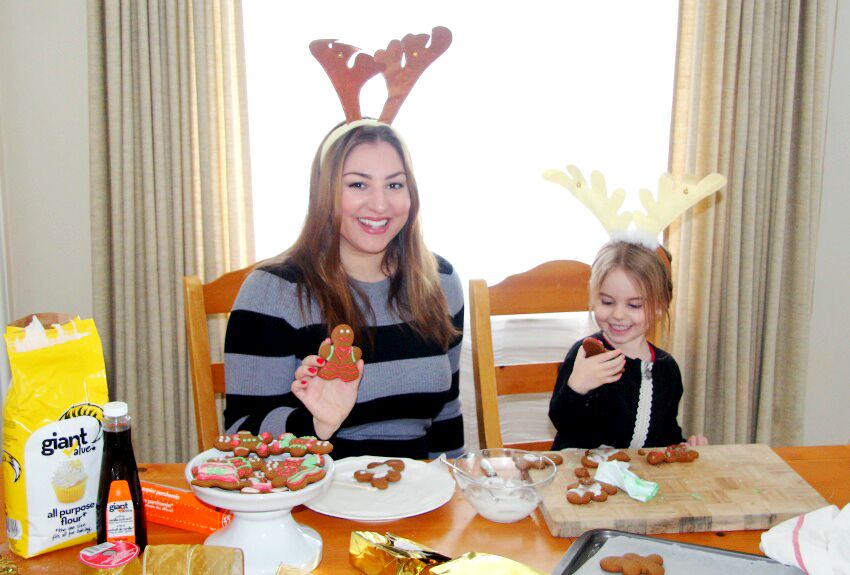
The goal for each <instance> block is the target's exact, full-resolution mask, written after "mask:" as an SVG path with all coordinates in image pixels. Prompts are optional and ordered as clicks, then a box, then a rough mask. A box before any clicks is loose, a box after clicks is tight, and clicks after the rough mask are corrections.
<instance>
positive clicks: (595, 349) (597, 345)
mask: <svg viewBox="0 0 850 575" xmlns="http://www.w3.org/2000/svg"><path fill="white" fill-rule="evenodd" d="M581 346H582V347H583V348H584V355H585V357H593V356H594V355H599V354H600V353H605V352H606V351H608V350H607V349H605V344H603V343H602V342H601V341H599V340H598V339H596V338H595V337H586V338H584V339H583V340H582V342H581Z"/></svg>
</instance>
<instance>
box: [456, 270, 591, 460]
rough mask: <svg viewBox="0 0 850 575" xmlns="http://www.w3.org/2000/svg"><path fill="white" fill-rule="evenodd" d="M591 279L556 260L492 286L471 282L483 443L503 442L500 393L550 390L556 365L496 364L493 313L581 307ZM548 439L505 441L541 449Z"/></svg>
mask: <svg viewBox="0 0 850 575" xmlns="http://www.w3.org/2000/svg"><path fill="white" fill-rule="evenodd" d="M589 281H590V266H589V265H587V264H585V263H582V262H576V261H568V260H560V261H553V262H547V263H545V264H542V265H539V266H537V267H536V268H534V269H531V270H529V271H527V272H524V273H521V274H516V275H512V276H510V277H508V278H506V279H505V280H504V281H502V282H500V283H498V284H496V285H494V286H488V285H487V283H486V282H485V281H484V280H471V281H470V282H469V300H470V320H471V324H472V326H471V327H472V367H473V375H474V377H475V398H476V401H477V406H476V415H477V417H478V437H479V441H480V444H481V447H482V448H496V447H502V446H503V441H502V431H501V425H500V421H499V401H498V398H499V396H502V395H513V394H520V393H551V392H552V389H553V388H554V384H555V378H556V376H557V373H558V368H559V366H560V363H557V362H554V363H536V364H525V365H497V364H496V363H495V360H494V356H493V337H492V327H491V318H492V316H497V315H515V314H517V315H518V314H533V313H559V312H576V311H585V310H587V309H588V300H589V298H588V282H589ZM566 343H567V342H565V344H566ZM551 444H552V440H551V439H549V440H545V441H530V442H529V441H526V442H521V443H511V444H507V445H505V446H507V447H517V448H519V449H525V448H528V449H533V450H537V451H539V450H546V449H548V448H549V446H551Z"/></svg>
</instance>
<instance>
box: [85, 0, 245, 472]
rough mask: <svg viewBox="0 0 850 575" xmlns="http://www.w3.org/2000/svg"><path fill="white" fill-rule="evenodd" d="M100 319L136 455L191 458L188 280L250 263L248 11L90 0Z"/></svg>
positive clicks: (223, 5) (217, 4)
mask: <svg viewBox="0 0 850 575" xmlns="http://www.w3.org/2000/svg"><path fill="white" fill-rule="evenodd" d="M89 38H90V40H89V52H90V56H89V58H90V67H89V79H90V86H91V87H90V110H91V141H92V144H91V157H92V159H91V163H92V191H91V204H92V244H93V248H92V251H93V276H94V277H93V282H94V309H95V319H96V321H97V324H98V328H99V330H100V331H101V333H102V335H103V339H104V347H105V352H106V356H107V370H108V376H109V386H110V398H111V399H114V400H122V401H127V402H128V403H129V404H130V413H131V415H133V417H134V429H135V433H134V445H135V448H136V456H137V458H138V459H140V460H144V461H181V460H186V459H187V458H188V456H189V454H190V453H191V451H192V450H193V449H194V445H195V441H194V437H195V432H194V416H193V412H192V409H193V408H192V400H191V397H192V395H191V387H190V386H191V383H190V380H189V377H188V367H187V356H186V341H185V331H184V323H183V307H182V306H183V302H182V291H181V290H182V288H181V279H182V276H183V275H187V274H198V275H200V276H201V277H202V279H204V280H205V281H209V280H210V279H213V278H215V277H217V276H219V275H221V274H222V273H224V272H226V271H229V270H231V269H236V268H240V267H243V266H245V265H247V264H248V263H250V262H251V261H253V259H254V254H253V250H254V247H253V229H252V225H253V224H252V218H251V194H250V190H251V185H250V177H249V174H250V171H249V165H248V138H247V133H248V126H247V114H246V104H247V102H246V90H245V66H244V51H243V38H242V21H241V3H240V2H239V1H238V0H234V1H216V0H206V1H204V0H202V1H192V0H172V1H162V2H159V1H156V0H123V1H120V2H119V1H112V0H107V1H103V0H90V2H89Z"/></svg>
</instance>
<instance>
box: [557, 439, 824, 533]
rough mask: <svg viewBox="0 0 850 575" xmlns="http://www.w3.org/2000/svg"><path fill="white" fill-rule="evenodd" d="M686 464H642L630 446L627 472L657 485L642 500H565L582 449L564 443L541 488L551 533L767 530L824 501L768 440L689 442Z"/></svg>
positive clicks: (619, 497)
mask: <svg viewBox="0 0 850 575" xmlns="http://www.w3.org/2000/svg"><path fill="white" fill-rule="evenodd" d="M695 449H696V450H697V451H699V453H700V456H699V459H697V460H696V461H694V462H692V463H668V464H661V465H649V464H648V463H647V462H646V459H645V457H642V456H639V455H638V454H637V451H636V450H623V451H626V452H627V453H628V454H629V455H630V456H631V458H632V461H631V467H630V469H631V471H633V472H634V473H636V474H637V475H638V476H639V477H641V478H643V479H648V480H650V481H655V482H657V483H658V487H659V491H658V495H656V496H655V498H653V499H652V500H650V501H648V502H647V503H641V502H639V501H636V500H634V499H632V498H630V497H629V496H628V495H626V494H625V493H624V492H622V491H621V492H620V493H618V494H617V495H614V496H611V497H609V498H608V500H607V501H605V502H603V503H596V502H591V503H589V504H587V505H572V504H570V503H568V502H567V499H566V492H567V485H569V484H571V483H575V481H576V477H575V474H574V470H575V469H576V468H577V467H580V466H581V463H580V461H579V460H580V459H581V456H582V455H583V454H584V451H579V450H573V449H568V450H565V451H563V452H561V454H562V455H563V456H564V464H563V465H561V466H559V467H558V474H557V475H556V477H555V479H554V480H553V481H552V483H551V484H549V486H547V487H546V489H545V490H544V492H543V501H542V503H541V510H542V512H543V517H544V519H545V520H546V524H547V525H548V526H549V530H550V531H551V532H552V535H554V536H555V537H577V536H578V535H581V534H582V533H584V532H585V531H587V530H589V529H597V528H606V529H620V530H623V531H629V532H631V533H682V532H691V531H735V530H743V529H767V528H769V527H771V526H773V525H775V524H777V523H779V522H780V521H783V520H785V519H788V518H789V517H794V516H796V515H800V514H801V513H806V512H808V511H812V510H814V509H819V508H821V507H824V506H826V505H827V502H826V500H825V499H824V498H823V497H821V496H820V495H819V494H818V493H817V491H815V490H814V488H812V486H810V485H809V484H808V483H806V482H805V481H804V480H803V479H802V478H801V477H800V476H799V475H797V473H796V472H795V471H794V470H793V469H791V467H789V466H788V464H787V463H785V462H784V461H783V460H782V459H781V458H780V457H779V456H778V455H777V454H776V453H775V452H774V451H773V450H772V449H771V448H770V447H768V446H767V445H711V446H705V447H698V448H695Z"/></svg>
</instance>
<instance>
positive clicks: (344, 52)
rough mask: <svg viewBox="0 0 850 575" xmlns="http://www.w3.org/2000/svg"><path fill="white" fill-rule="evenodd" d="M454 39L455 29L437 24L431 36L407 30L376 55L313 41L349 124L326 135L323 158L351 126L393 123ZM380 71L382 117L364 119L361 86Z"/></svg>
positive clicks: (316, 54) (346, 46)
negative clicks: (383, 83)
mask: <svg viewBox="0 0 850 575" xmlns="http://www.w3.org/2000/svg"><path fill="white" fill-rule="evenodd" d="M429 40H430V44H429V43H428V41H429ZM451 43H452V33H451V31H449V29H448V28H444V27H442V26H437V27H436V28H434V29H433V30H432V31H431V35H430V36H429V35H428V34H416V35H414V34H407V35H406V36H405V37H404V38H402V39H401V40H393V41H391V42H390V43H389V45H388V46H387V49H386V50H378V51H377V52H375V55H374V56H370V55H368V54H365V53H363V52H360V50H359V48H355V47H354V46H350V45H348V44H343V43H342V42H337V41H336V40H314V41H313V42H311V43H310V52H311V53H312V54H313V56H314V57H315V58H316V60H318V61H319V63H320V64H321V65H322V67H323V68H324V69H325V72H327V74H328V77H329V78H330V79H331V83H332V84H333V86H334V89H335V90H336V93H337V95H338V96H339V101H340V103H341V104H342V109H343V110H344V111H345V124H343V125H342V126H340V127H339V128H337V129H336V130H334V131H333V132H331V133H330V134H329V135H328V137H327V138H326V139H325V143H324V145H323V146H322V158H323V159H324V157H325V154H327V151H328V149H329V148H330V146H331V145H332V144H333V143H334V142H335V141H336V140H338V139H339V138H340V137H341V136H342V135H343V134H345V133H347V132H348V131H349V130H352V129H354V128H356V127H358V126H363V125H373V126H377V125H389V124H391V123H392V121H393V120H394V119H395V116H396V114H398V110H399V108H401V104H402V103H403V102H404V100H405V98H407V95H408V94H409V93H410V90H411V89H412V88H413V85H414V84H415V83H416V80H418V79H419V76H421V75H422V72H424V71H425V69H426V68H427V67H428V66H429V65H430V64H431V63H432V62H433V61H434V60H436V59H437V58H439V57H440V55H442V54H443V52H445V51H446V50H447V49H448V47H449V45H450V44H451ZM357 52H360V53H359V54H357V57H356V58H355V59H354V65H353V66H352V67H350V68H349V66H348V61H349V60H350V59H351V56H352V55H354V54H356V53H357ZM378 73H380V74H383V76H384V79H385V80H386V82H387V93H388V96H387V101H386V103H385V104H384V109H383V110H382V111H381V115H380V116H379V117H378V120H370V119H364V118H363V115H362V114H361V112H360V90H361V89H362V88H363V86H364V85H365V84H366V82H368V81H369V80H370V79H371V78H372V77H373V76H375V75H376V74H378Z"/></svg>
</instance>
